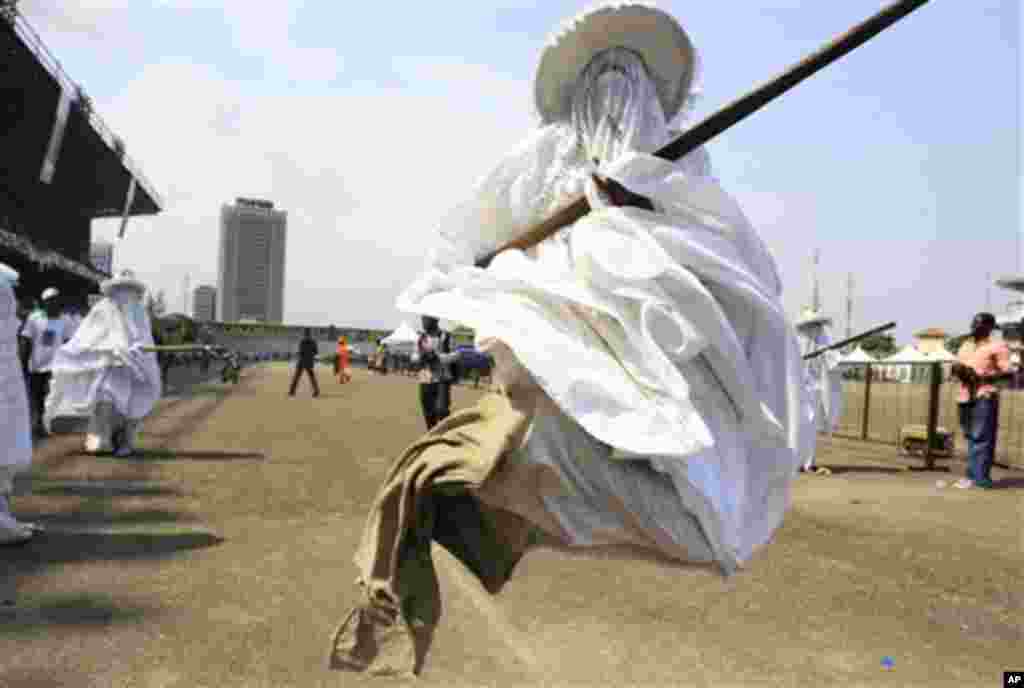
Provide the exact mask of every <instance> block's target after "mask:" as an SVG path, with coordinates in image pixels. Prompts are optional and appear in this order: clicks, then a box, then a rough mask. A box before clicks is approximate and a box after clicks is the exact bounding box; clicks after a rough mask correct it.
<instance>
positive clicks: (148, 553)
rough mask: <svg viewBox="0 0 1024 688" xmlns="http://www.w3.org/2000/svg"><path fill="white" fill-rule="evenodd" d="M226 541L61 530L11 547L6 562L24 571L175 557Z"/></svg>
mask: <svg viewBox="0 0 1024 688" xmlns="http://www.w3.org/2000/svg"><path fill="white" fill-rule="evenodd" d="M223 541H224V540H223V538H221V537H218V536H217V535H214V534H213V533H208V532H203V531H192V532H189V531H183V532H167V533H151V532H125V533H116V532H115V533H96V532H88V531H85V532H83V531H78V530H76V531H68V532H65V531H61V530H60V529H59V528H58V527H54V528H53V529H48V530H47V531H46V532H44V533H41V534H39V535H37V536H36V537H35V538H33V539H32V541H30V542H29V543H28V544H25V545H22V546H20V547H12V548H8V549H7V550H6V551H5V557H4V558H5V563H7V564H9V565H13V566H14V567H16V568H20V566H19V564H21V565H29V566H32V567H36V566H45V565H53V564H66V563H70V562H89V561H111V560H128V559H140V558H160V557H167V556H173V555H175V554H179V553H182V552H188V551H190V550H194V549H202V548H206V547H213V546H214V545H218V544H220V543H221V542H223Z"/></svg>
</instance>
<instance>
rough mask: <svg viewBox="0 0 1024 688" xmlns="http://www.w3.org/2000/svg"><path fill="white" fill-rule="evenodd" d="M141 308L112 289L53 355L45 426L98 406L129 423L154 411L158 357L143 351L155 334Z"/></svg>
mask: <svg viewBox="0 0 1024 688" xmlns="http://www.w3.org/2000/svg"><path fill="white" fill-rule="evenodd" d="M140 306H141V299H139V298H138V296H137V295H136V294H133V293H131V291H130V290H128V289H125V288H117V289H115V290H113V293H112V295H111V296H110V297H106V298H103V299H101V300H100V301H99V302H98V303H96V305H95V306H93V307H92V308H91V309H90V311H89V314H88V315H87V316H86V317H85V318H84V319H83V320H82V323H81V325H79V327H78V329H77V331H76V332H75V336H74V337H72V338H71V340H70V341H69V342H67V343H66V344H64V346H62V347H60V349H58V350H57V354H56V356H54V359H53V367H52V370H53V379H52V381H51V383H50V394H49V396H47V398H46V412H45V422H46V424H47V426H49V425H50V423H52V422H53V419H54V418H58V417H73V418H75V417H77V418H89V417H91V416H92V415H93V412H94V410H95V409H96V405H97V404H98V403H109V404H112V405H113V407H114V410H115V411H116V412H117V414H119V415H120V416H121V417H123V418H125V419H129V420H139V419H142V418H144V417H145V416H147V415H149V413H150V412H151V411H152V410H153V407H154V406H155V405H156V402H157V401H158V400H159V399H160V395H161V394H162V392H163V388H162V383H161V379H160V367H159V366H158V365H157V359H156V354H154V353H147V352H144V351H142V350H141V347H143V346H152V345H153V334H152V329H151V327H150V323H149V316H148V315H147V314H146V312H145V310H144V309H141V308H140ZM133 313H134V315H133Z"/></svg>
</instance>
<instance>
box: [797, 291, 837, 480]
mask: <svg viewBox="0 0 1024 688" xmlns="http://www.w3.org/2000/svg"><path fill="white" fill-rule="evenodd" d="M831 326H832V319H831V318H829V317H826V316H824V315H822V314H820V313H818V312H816V311H813V310H811V309H808V310H806V311H804V313H803V315H802V317H801V318H800V320H798V321H797V322H796V330H797V333H798V334H799V338H800V348H801V353H802V354H809V353H811V352H812V351H817V350H818V349H821V348H823V347H826V346H829V345H830V344H831V343H832V337H831V336H830V334H829V328H830V327H831ZM839 359H840V356H839V352H838V351H828V352H826V353H824V354H822V355H820V356H816V357H815V358H811V359H808V360H806V361H804V384H803V415H802V417H803V422H804V430H803V431H801V433H800V440H801V441H800V470H801V471H802V472H805V473H816V474H818V475H830V474H831V471H829V469H828V468H825V467H824V466H822V467H820V468H819V467H818V466H817V464H816V462H815V453H816V450H817V446H818V433H819V432H824V433H828V434H831V433H832V432H833V431H834V430H835V429H836V427H837V425H838V424H839V419H840V417H841V416H842V415H843V376H842V370H841V369H840V367H839Z"/></svg>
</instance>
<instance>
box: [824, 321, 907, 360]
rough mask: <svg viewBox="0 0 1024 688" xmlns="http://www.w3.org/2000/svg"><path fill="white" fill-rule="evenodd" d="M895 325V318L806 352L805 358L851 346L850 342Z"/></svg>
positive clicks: (889, 328)
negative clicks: (889, 321)
mask: <svg viewBox="0 0 1024 688" xmlns="http://www.w3.org/2000/svg"><path fill="white" fill-rule="evenodd" d="M894 327H896V321H895V320H894V321H893V322H891V323H886V324H884V325H879V326H878V327H873V328H871V329H870V330H868V331H867V332H861V333H860V334H855V335H854V336H852V337H849V338H847V339H843V340H841V341H838V342H836V343H835V344H829V345H828V346H826V347H822V348H820V349H818V350H816V351H812V352H811V353H809V354H806V355H805V356H804V360H805V361H807V360H810V359H812V358H817V357H818V356H821V355H822V354H824V353H827V352H829V351H835V350H836V349H842V348H843V347H844V346H849V345H850V344H853V343H855V342H859V341H860V340H862V339H867V338H868V337H870V336H872V335H876V334H878V333H880V332H885V331H886V330H891V329H892V328H894Z"/></svg>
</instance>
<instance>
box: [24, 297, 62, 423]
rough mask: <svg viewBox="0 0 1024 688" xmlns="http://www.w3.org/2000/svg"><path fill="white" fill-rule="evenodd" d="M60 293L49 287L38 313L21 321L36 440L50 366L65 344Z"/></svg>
mask: <svg viewBox="0 0 1024 688" xmlns="http://www.w3.org/2000/svg"><path fill="white" fill-rule="evenodd" d="M58 296H60V292H58V291H57V290H56V289H54V288H53V287H49V288H48V289H46V290H45V291H43V295H42V302H43V310H42V312H41V313H40V312H36V313H33V314H32V315H30V316H29V318H28V320H26V321H25V326H24V327H23V328H22V330H21V336H22V337H23V338H24V339H25V340H27V347H26V348H27V357H26V358H27V363H28V366H27V370H26V372H27V374H28V388H29V396H30V400H29V403H30V409H31V413H32V427H33V428H34V429H35V432H36V434H37V435H39V436H41V437H42V436H45V435H46V430H45V429H44V428H43V410H44V404H45V403H46V395H47V394H48V393H49V391H50V377H51V375H50V365H51V364H52V363H53V357H54V354H56V353H57V349H58V348H59V347H60V346H61V345H62V344H63V343H64V342H65V341H66V340H67V337H65V331H66V330H67V325H68V322H67V319H66V318H64V317H62V316H61V308H60V301H59V300H58V298H57V297H58Z"/></svg>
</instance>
